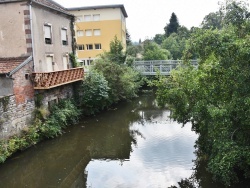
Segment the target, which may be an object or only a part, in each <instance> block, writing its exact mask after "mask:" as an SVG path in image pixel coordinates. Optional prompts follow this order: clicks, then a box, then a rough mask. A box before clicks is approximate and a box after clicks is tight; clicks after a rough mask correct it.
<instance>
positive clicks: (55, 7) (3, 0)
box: [0, 0, 74, 16]
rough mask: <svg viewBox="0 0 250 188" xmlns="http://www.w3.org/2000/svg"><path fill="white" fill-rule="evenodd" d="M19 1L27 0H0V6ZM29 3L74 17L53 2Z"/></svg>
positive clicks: (42, 0) (39, 1) (45, 0)
mask: <svg viewBox="0 0 250 188" xmlns="http://www.w3.org/2000/svg"><path fill="white" fill-rule="evenodd" d="M19 1H27V0H0V4H1V3H12V2H19ZM31 2H34V3H36V4H39V5H42V6H44V7H47V8H49V9H53V10H56V11H59V12H62V13H64V14H67V15H70V16H74V15H72V14H70V13H69V12H68V11H67V9H66V8H65V7H63V6H62V5H60V4H58V3H56V2H55V1H53V0H31Z"/></svg>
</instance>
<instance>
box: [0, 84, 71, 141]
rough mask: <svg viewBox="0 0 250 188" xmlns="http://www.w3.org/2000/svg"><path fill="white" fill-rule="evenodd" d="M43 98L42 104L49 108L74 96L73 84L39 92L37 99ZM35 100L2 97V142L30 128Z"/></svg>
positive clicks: (0, 106)
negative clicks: (61, 100)
mask: <svg viewBox="0 0 250 188" xmlns="http://www.w3.org/2000/svg"><path fill="white" fill-rule="evenodd" d="M39 96H40V97H41V103H42V104H43V105H44V106H45V107H47V108H48V106H49V105H52V104H54V103H57V102H58V101H59V100H60V99H65V98H71V97H72V96H73V84H67V85H64V86H60V87H56V88H54V89H50V90H37V91H36V94H35V98H37V97H39ZM35 108H36V107H35V102H34V100H31V99H29V100H25V101H23V97H17V96H15V95H9V96H4V97H0V140H3V139H7V138H9V137H10V136H13V135H16V134H19V133H20V132H21V131H22V130H23V129H26V128H27V127H28V126H30V125H31V124H32V122H33V120H34V117H33V116H34V110H35Z"/></svg>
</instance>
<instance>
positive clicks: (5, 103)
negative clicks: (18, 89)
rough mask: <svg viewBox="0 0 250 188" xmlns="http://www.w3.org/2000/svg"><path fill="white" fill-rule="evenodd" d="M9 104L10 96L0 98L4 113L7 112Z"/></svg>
mask: <svg viewBox="0 0 250 188" xmlns="http://www.w3.org/2000/svg"><path fill="white" fill-rule="evenodd" d="M9 102H10V96H4V97H2V98H0V103H1V104H2V106H3V111H4V112H6V111H7V108H8V105H9Z"/></svg>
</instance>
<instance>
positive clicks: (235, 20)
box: [220, 0, 250, 28]
mask: <svg viewBox="0 0 250 188" xmlns="http://www.w3.org/2000/svg"><path fill="white" fill-rule="evenodd" d="M220 11H221V12H222V13H223V14H224V19H223V24H224V25H230V24H232V25H233V26H235V27H236V28H241V26H242V25H244V23H245V21H246V19H248V18H249V16H250V14H249V12H248V8H247V4H246V2H243V1H238V0H225V3H224V4H223V5H222V6H221V8H220Z"/></svg>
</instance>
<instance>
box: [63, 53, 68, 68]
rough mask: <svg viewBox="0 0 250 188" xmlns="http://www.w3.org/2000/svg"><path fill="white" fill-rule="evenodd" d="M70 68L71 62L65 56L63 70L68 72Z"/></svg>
mask: <svg viewBox="0 0 250 188" xmlns="http://www.w3.org/2000/svg"><path fill="white" fill-rule="evenodd" d="M68 68H69V61H68V57H67V56H63V69H64V70H67V69H68Z"/></svg>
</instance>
